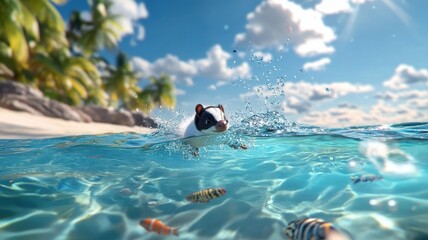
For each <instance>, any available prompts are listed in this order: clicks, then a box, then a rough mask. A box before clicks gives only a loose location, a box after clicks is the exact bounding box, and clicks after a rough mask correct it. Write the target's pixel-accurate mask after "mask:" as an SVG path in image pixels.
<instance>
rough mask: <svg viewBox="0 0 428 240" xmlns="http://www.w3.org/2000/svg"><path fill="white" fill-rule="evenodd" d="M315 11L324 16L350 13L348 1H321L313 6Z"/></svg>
mask: <svg viewBox="0 0 428 240" xmlns="http://www.w3.org/2000/svg"><path fill="white" fill-rule="evenodd" d="M315 10H317V11H318V12H320V13H322V14H325V15H330V14H337V13H350V12H352V8H351V5H350V4H349V0H322V1H321V2H320V3H318V4H317V5H316V6H315Z"/></svg>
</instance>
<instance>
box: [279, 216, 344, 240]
mask: <svg viewBox="0 0 428 240" xmlns="http://www.w3.org/2000/svg"><path fill="white" fill-rule="evenodd" d="M285 235H286V236H287V237H288V240H324V239H328V240H351V239H352V238H351V237H350V236H349V235H348V234H345V233H344V232H342V231H339V230H338V229H336V228H335V227H333V226H332V224H331V223H329V222H326V221H324V220H322V219H318V218H302V219H298V220H294V221H291V222H290V223H289V224H288V226H287V228H286V229H285Z"/></svg>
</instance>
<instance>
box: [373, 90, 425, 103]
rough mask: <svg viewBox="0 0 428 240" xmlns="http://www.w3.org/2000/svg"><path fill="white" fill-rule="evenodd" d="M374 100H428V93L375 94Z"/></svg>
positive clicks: (421, 91) (411, 91) (413, 91)
mask: <svg viewBox="0 0 428 240" xmlns="http://www.w3.org/2000/svg"><path fill="white" fill-rule="evenodd" d="M375 96H376V98H378V99H382V100H386V101H397V100H409V99H418V98H419V99H421V98H422V99H428V91H423V90H409V91H399V92H390V91H386V92H381V93H377V94H376V95H375Z"/></svg>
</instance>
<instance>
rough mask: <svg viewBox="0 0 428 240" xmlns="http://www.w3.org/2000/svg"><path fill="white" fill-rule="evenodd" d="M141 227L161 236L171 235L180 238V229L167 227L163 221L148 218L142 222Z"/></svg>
mask: <svg viewBox="0 0 428 240" xmlns="http://www.w3.org/2000/svg"><path fill="white" fill-rule="evenodd" d="M140 225H141V226H142V227H143V228H145V229H146V230H147V231H148V232H156V233H157V234H159V235H171V234H174V235H175V236H178V229H177V228H172V227H169V226H167V225H165V224H164V223H163V222H162V221H160V220H158V219H154V218H146V219H144V220H141V221H140Z"/></svg>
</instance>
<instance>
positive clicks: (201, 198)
mask: <svg viewBox="0 0 428 240" xmlns="http://www.w3.org/2000/svg"><path fill="white" fill-rule="evenodd" d="M224 194H226V189H224V188H207V189H204V190H201V191H198V192H194V193H192V194H190V195H188V196H187V197H186V200H187V201H191V202H194V203H196V202H200V203H207V202H209V201H210V200H211V199H214V198H218V197H220V196H222V195H224Z"/></svg>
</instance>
